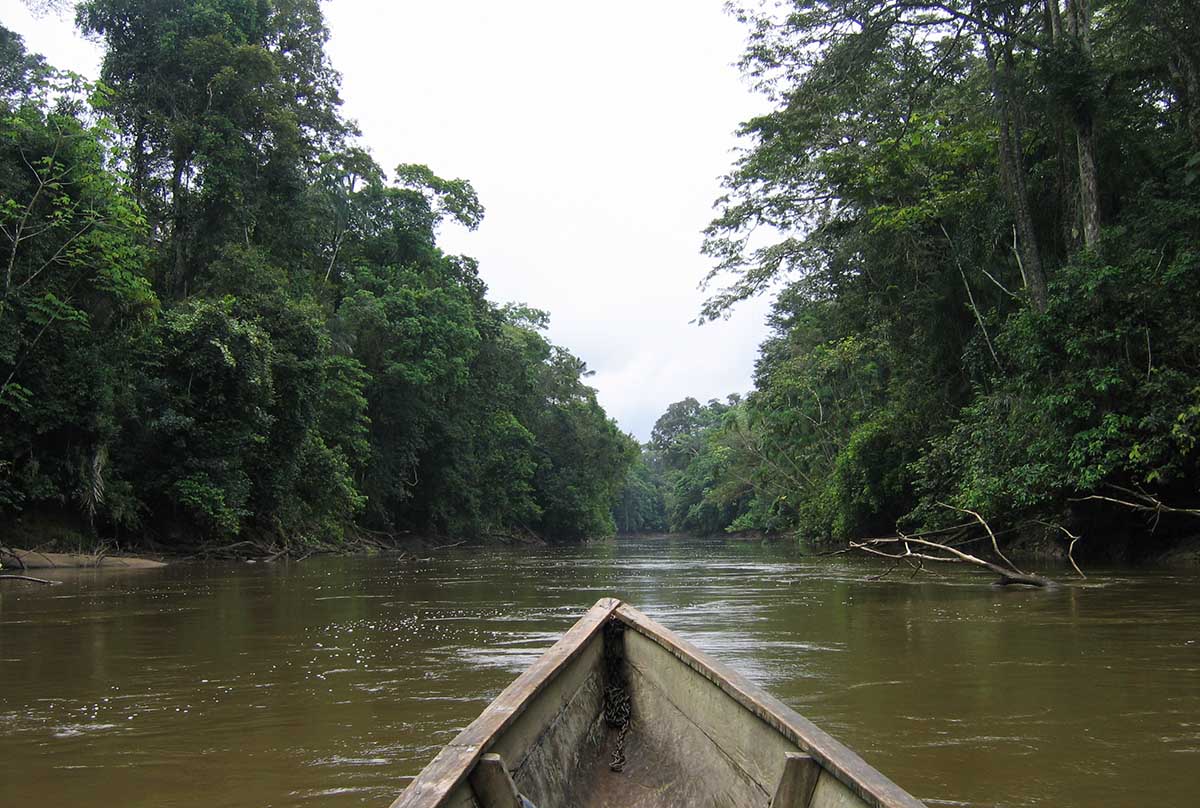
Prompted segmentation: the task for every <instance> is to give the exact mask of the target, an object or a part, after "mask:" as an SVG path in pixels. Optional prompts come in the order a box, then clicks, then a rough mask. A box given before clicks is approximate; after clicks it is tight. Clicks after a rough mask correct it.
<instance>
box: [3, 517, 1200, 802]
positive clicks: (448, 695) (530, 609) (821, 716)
mask: <svg viewBox="0 0 1200 808" xmlns="http://www.w3.org/2000/svg"><path fill="white" fill-rule="evenodd" d="M877 571H878V568H877V567H868V566H865V565H863V564H862V563H860V562H859V561H857V560H854V559H840V560H830V559H811V558H802V557H800V556H799V555H798V554H796V552H795V551H794V550H793V549H792V548H790V547H785V546H778V545H776V546H763V545H758V544H743V543H699V542H679V541H666V540H659V541H638V542H625V541H622V542H616V543H606V544H597V545H592V546H588V547H582V548H580V547H576V548H561V549H560V548H544V549H527V548H520V549H511V550H510V549H497V550H490V551H487V552H485V553H481V554H476V553H473V552H469V551H466V550H465V548H464V549H463V550H456V551H447V552H445V553H444V554H442V555H439V556H438V557H437V558H435V559H432V560H429V561H422V562H415V563H414V562H402V561H396V560H395V559H366V558H352V559H310V560H308V561H305V562H303V563H300V564H274V565H261V564H257V565H251V564H232V563H231V564H213V565H176V566H172V567H168V568H165V569H162V570H144V571H137V572H105V573H104V574H101V573H98V572H61V573H59V575H60V577H63V578H64V579H65V580H66V581H67V583H65V584H64V585H62V586H58V587H54V588H52V589H51V588H49V587H38V588H20V589H19V588H17V586H16V585H14V584H7V585H5V588H4V589H3V590H0V805H26V804H29V805H67V804H79V805H113V806H197V807H198V806H205V808H219V807H220V806H230V807H233V806H237V807H238V808H258V806H317V805H320V806H365V805H369V806H381V808H382V806H386V805H387V804H388V803H389V802H390V800H391V799H392V798H394V797H395V796H396V794H397V793H398V792H399V791H400V790H401V789H402V788H403V787H404V785H405V784H406V783H407V782H408V780H409V779H410V778H411V777H412V776H413V775H414V774H416V772H417V771H419V770H420V768H421V767H422V766H423V765H424V764H425V763H426V762H427V761H428V760H429V758H431V757H432V756H433V754H434V753H435V752H436V750H437V749H438V747H440V746H441V745H442V744H444V743H446V742H447V741H448V740H450V738H452V737H453V736H454V734H455V733H456V732H458V731H459V730H460V729H461V728H462V727H464V726H465V725H466V724H467V723H469V722H470V720H471V719H472V718H474V717H475V716H476V715H477V714H478V713H479V711H480V710H481V709H482V708H483V707H484V706H485V705H486V703H487V702H488V701H489V700H490V699H491V698H492V697H494V696H495V695H496V694H497V693H498V692H499V691H500V690H501V689H502V688H503V687H504V686H505V685H506V684H507V683H508V682H509V681H510V680H511V679H512V678H513V677H514V676H515V675H516V673H518V672H519V671H520V670H522V669H523V668H524V667H525V666H527V665H528V664H529V663H530V662H532V661H533V659H535V658H536V657H537V655H538V654H539V653H540V652H541V651H542V650H544V649H545V648H546V647H547V646H549V645H550V644H551V643H553V641H554V640H555V639H556V638H557V636H558V635H559V634H560V633H561V632H562V631H564V630H565V629H566V628H567V627H568V626H569V625H570V624H571V623H572V622H573V621H574V620H575V619H576V618H577V617H578V615H579V614H580V613H581V612H582V611H583V610H584V609H586V608H587V607H588V606H589V605H590V604H591V603H593V602H594V601H595V600H597V599H598V598H600V597H602V596H604V595H608V594H613V595H616V596H618V597H621V598H624V599H626V600H629V601H630V602H632V603H634V604H636V605H638V606H639V607H640V608H642V609H643V610H644V611H646V612H647V613H649V614H650V615H651V616H652V617H655V618H656V619H659V620H660V621H662V622H663V623H665V624H666V625H668V626H669V627H671V628H673V629H675V630H677V631H678V632H680V633H681V634H683V635H684V636H685V637H687V638H688V639H690V640H691V641H693V642H695V643H696V644H697V645H699V646H701V647H702V648H704V649H705V650H707V651H709V652H710V653H712V654H713V655H715V656H717V657H719V658H721V659H722V660H723V661H725V662H728V663H730V664H731V665H733V666H734V667H735V668H738V669H739V670H741V671H742V672H743V673H745V674H746V675H747V676H749V677H750V678H751V679H754V680H756V681H758V682H759V683H761V684H763V685H765V686H766V687H768V688H769V689H770V690H771V691H772V692H774V693H775V694H776V695H778V696H780V697H781V698H782V699H783V700H784V701H786V702H788V703H789V704H791V705H792V706H793V707H795V708H796V709H798V710H799V711H800V712H801V713H803V714H805V715H806V716H807V717H809V718H811V719H813V720H814V721H816V722H817V723H818V724H820V725H821V726H822V727H824V728H825V729H826V730H828V731H830V732H832V733H833V734H834V735H837V736H839V737H840V738H841V739H842V740H844V741H845V742H847V743H848V744H849V745H850V746H852V747H854V748H855V749H857V750H858V751H859V752H860V753H861V754H863V755H864V756H865V757H866V758H867V759H868V760H869V761H871V762H872V763H874V764H875V765H876V766H878V767H879V768H880V769H881V770H882V771H884V772H885V773H886V774H888V775H889V776H890V777H892V778H893V779H895V780H896V781H898V782H899V783H900V784H901V785H903V786H905V787H906V788H908V789H909V790H910V791H912V792H913V793H914V794H916V795H917V796H919V797H921V798H922V799H924V800H926V802H928V803H929V804H930V805H931V806H935V805H977V806H984V805H987V806H1023V805H1042V806H1051V805H1053V806H1081V807H1082V806H1130V807H1132V806H1143V805H1179V806H1185V805H1198V804H1200V612H1198V611H1197V608H1196V605H1197V603H1200V574H1197V573H1193V572H1182V573H1181V572H1171V573H1168V572H1137V573H1130V572H1120V573H1111V574H1097V575H1094V576H1093V577H1092V578H1091V579H1089V580H1088V581H1085V582H1082V583H1081V584H1072V585H1070V586H1066V587H1063V588H1062V589H1061V590H1058V591H1055V592H997V591H993V590H991V589H990V588H989V587H988V586H986V581H984V582H981V579H979V578H977V577H974V576H971V575H969V574H965V573H964V574H955V575H954V576H953V577H949V578H944V577H939V578H931V577H924V578H921V579H918V580H908V579H906V578H903V577H899V578H896V579H888V580H884V581H868V580H867V576H868V575H869V574H871V573H872V572H877Z"/></svg>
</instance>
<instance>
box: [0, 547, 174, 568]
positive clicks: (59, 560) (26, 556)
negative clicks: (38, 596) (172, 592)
mask: <svg viewBox="0 0 1200 808" xmlns="http://www.w3.org/2000/svg"><path fill="white" fill-rule="evenodd" d="M0 564H3V565H4V566H6V567H16V568H18V569H22V570H34V569H95V568H103V569H153V568H157V567H163V566H166V565H165V564H164V563H163V562H161V561H153V560H151V559H149V558H133V557H125V556H112V555H108V554H107V553H106V552H103V551H101V552H98V553H42V552H39V551H37V550H21V549H17V548H12V549H9V548H0Z"/></svg>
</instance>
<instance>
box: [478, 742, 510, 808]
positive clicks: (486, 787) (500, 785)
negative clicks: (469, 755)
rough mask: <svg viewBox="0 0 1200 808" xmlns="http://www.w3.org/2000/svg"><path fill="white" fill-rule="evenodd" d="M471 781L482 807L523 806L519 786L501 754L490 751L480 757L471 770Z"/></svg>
mask: <svg viewBox="0 0 1200 808" xmlns="http://www.w3.org/2000/svg"><path fill="white" fill-rule="evenodd" d="M470 781H471V790H472V791H474V792H475V801H476V802H478V803H479V805H480V807H481V808H521V797H520V795H519V794H518V793H517V786H516V784H515V783H514V782H513V779H512V776H511V775H509V773H508V770H507V769H506V768H504V758H502V757H500V756H499V755H495V754H490V753H489V754H486V755H484V756H482V757H481V758H479V762H478V763H476V764H475V768H473V769H472V770H471V776H470Z"/></svg>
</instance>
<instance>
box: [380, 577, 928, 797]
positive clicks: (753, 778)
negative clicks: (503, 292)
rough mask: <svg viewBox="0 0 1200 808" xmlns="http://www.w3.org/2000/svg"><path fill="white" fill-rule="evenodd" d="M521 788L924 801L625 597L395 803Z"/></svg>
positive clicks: (522, 681) (579, 631)
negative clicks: (617, 749)
mask: <svg viewBox="0 0 1200 808" xmlns="http://www.w3.org/2000/svg"><path fill="white" fill-rule="evenodd" d="M606 627H607V628H606ZM614 687H615V692H617V693H618V694H619V693H625V694H626V695H628V697H629V699H630V703H631V708H632V721H631V723H630V727H629V730H628V734H627V736H626V739H625V741H624V749H623V751H624V755H623V757H624V765H623V767H621V770H620V771H613V770H612V769H610V765H609V764H610V763H611V762H612V757H613V749H614V746H615V745H616V744H617V742H618V741H617V738H618V735H619V729H618V728H617V727H615V726H613V725H612V724H611V723H610V721H608V720H606V718H605V704H606V697H607V698H609V699H611V698H613V695H612V693H613V690H612V689H613V688H614ZM606 694H607V696H606ZM610 713H611V711H610ZM485 754H486V755H489V760H487V761H485V762H486V763H487V764H490V765H491V766H492V767H493V768H492V771H491V776H488V777H485V776H483V774H481V770H482V768H483V766H482V765H481V764H480V760H481V758H482V757H483V756H484V755H485ZM491 755H496V756H498V757H497V758H490V756H491ZM493 782H500V783H501V785H500V786H499V787H497V786H494V785H492V783H493ZM504 783H507V784H508V785H507V786H505V785H504ZM497 788H499V790H500V791H508V790H511V791H512V794H511V795H509V794H507V793H505V794H499V793H498V792H497ZM518 794H519V795H520V796H517V795H518ZM521 798H524V799H526V800H528V802H529V803H532V804H533V805H535V806H536V808H560V807H561V808H567V807H568V806H571V807H572V808H617V806H621V808H675V806H680V807H682V806H699V807H700V808H707V807H708V806H712V808H717V806H747V808H759V807H760V806H761V808H768V806H773V808H785V806H783V805H782V804H781V802H780V800H784V801H786V802H787V806H786V808H923V806H922V803H920V802H919V801H917V800H916V799H914V798H913V797H912V796H910V795H909V794H907V793H906V792H905V791H903V790H902V789H900V788H899V787H898V786H896V785H895V784H894V783H892V782H891V781H890V780H888V779H887V778H886V777H884V776H883V775H882V774H880V773H879V772H877V771H876V770H875V769H873V768H872V767H870V766H869V765H868V764H867V763H865V762H864V761H863V760H862V759H861V758H860V757H858V755H856V754H855V753H854V752H852V751H851V750H850V749H848V748H847V747H845V746H843V745H842V744H841V743H839V742H838V741H836V740H835V739H833V738H832V737H830V736H829V735H827V734H826V733H824V732H823V731H822V730H820V729H819V728H817V727H816V726H814V725H813V724H812V723H811V722H809V721H807V720H806V719H804V718H803V717H801V716H800V715H798V714H797V713H795V711H793V710H791V709H790V708H788V707H787V706H786V705H784V704H782V703H781V702H779V701H778V700H777V699H775V698H774V697H772V696H771V695H769V694H768V693H766V692H765V691H764V690H762V689H761V688H759V687H758V686H756V685H754V684H752V683H750V682H749V681H747V680H745V679H744V678H743V677H742V676H740V675H739V674H737V673H736V672H735V671H733V670H731V669H729V668H728V667H726V666H724V665H722V664H721V663H718V662H716V661H715V660H712V659H710V658H709V657H707V656H706V655H705V654H703V652H701V651H700V650H699V649H697V648H695V647H694V646H692V645H690V644H689V643H687V642H686V641H684V640H682V639H681V638H679V637H678V636H677V635H675V634H673V633H672V632H670V631H668V630H667V629H665V628H663V627H662V626H660V625H658V624H657V623H655V622H654V621H652V620H650V619H649V618H647V617H646V616H645V615H643V614H642V613H641V612H639V611H637V610H636V609H634V608H633V607H631V606H628V605H626V604H622V603H620V602H619V601H616V600H614V599H611V598H605V599H603V600H601V601H600V602H598V603H597V604H596V605H595V606H594V607H592V609H591V610H589V611H588V613H587V614H586V615H584V617H583V618H582V619H581V620H580V621H579V622H578V623H576V624H575V626H573V627H572V628H571V629H570V630H569V631H568V632H567V633H566V634H565V635H564V636H563V638H562V639H561V640H560V641H559V642H558V643H557V644H555V646H554V647H553V648H551V649H550V650H549V651H547V652H546V653H545V654H544V655H543V656H542V657H541V658H540V659H539V660H538V661H537V662H536V663H534V665H533V666H532V667H531V668H530V669H529V670H527V671H526V672H525V673H523V674H522V675H521V676H520V677H518V679H517V680H516V681H515V682H513V684H512V685H510V686H509V687H508V688H507V689H505V691H504V692H503V693H501V694H500V696H499V697H497V699H496V701H494V702H493V703H492V704H491V705H490V706H489V707H488V708H487V710H485V711H484V713H483V714H482V715H481V716H480V717H479V718H478V719H476V720H475V721H474V722H473V723H472V724H471V725H470V726H469V727H467V729H465V730H463V732H462V733H461V734H460V735H459V736H458V737H457V738H455V740H454V741H452V742H451V743H450V744H449V745H448V746H447V747H445V748H444V749H443V750H442V751H441V752H440V753H439V754H438V756H437V757H436V758H435V759H434V760H433V762H432V763H430V764H429V766H427V767H426V768H425V770H424V771H422V772H421V774H420V775H418V776H417V778H416V779H415V780H414V781H413V782H412V783H411V784H410V785H409V787H408V789H406V790H405V792H404V793H403V794H401V795H400V797H399V799H397V800H396V802H394V803H393V806H392V808H435V806H436V807H438V808H440V807H441V806H453V807H454V808H501V807H505V808H507V807H509V806H520V805H521V804H522V803H521V802H520V800H521Z"/></svg>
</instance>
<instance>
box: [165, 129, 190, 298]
mask: <svg viewBox="0 0 1200 808" xmlns="http://www.w3.org/2000/svg"><path fill="white" fill-rule="evenodd" d="M186 168H187V161H186V160H185V159H184V157H183V155H182V154H179V153H176V155H175V157H174V160H173V165H172V170H171V246H172V247H173V249H174V253H175V262H174V266H173V267H172V269H171V277H170V279H169V282H168V283H167V284H166V288H167V289H168V290H169V291H170V292H171V293H173V294H179V295H182V294H184V293H183V291H182V290H184V289H185V288H186V274H187V260H186V251H185V245H184V238H185V230H186V228H187V211H186V205H185V202H184V198H183V197H184V190H183V173H184V171H185V170H186Z"/></svg>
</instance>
